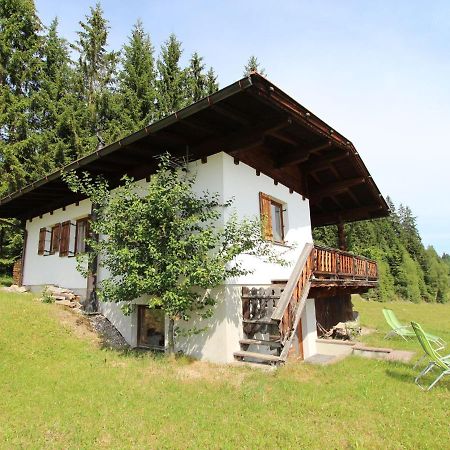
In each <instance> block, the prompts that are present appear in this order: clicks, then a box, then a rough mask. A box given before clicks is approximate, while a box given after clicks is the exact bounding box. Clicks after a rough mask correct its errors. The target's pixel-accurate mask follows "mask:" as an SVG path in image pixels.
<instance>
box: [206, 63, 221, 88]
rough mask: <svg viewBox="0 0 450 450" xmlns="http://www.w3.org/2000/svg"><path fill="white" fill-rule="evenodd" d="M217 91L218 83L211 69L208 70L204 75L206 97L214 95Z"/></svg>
mask: <svg viewBox="0 0 450 450" xmlns="http://www.w3.org/2000/svg"><path fill="white" fill-rule="evenodd" d="M218 90H219V83H218V82H217V75H216V74H215V72H214V69H213V68H212V67H210V68H209V70H208V73H207V74H206V95H211V94H214V92H217V91H218Z"/></svg>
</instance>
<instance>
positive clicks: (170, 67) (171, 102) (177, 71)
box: [157, 34, 187, 118]
mask: <svg viewBox="0 0 450 450" xmlns="http://www.w3.org/2000/svg"><path fill="white" fill-rule="evenodd" d="M182 52H183V50H182V49H181V42H180V41H178V40H177V38H176V36H175V34H171V35H170V36H169V39H168V40H167V41H166V42H165V43H164V44H163V46H162V47H161V54H160V56H159V59H158V62H157V67H158V80H157V96H158V116H159V118H163V117H165V116H167V115H169V114H171V113H173V112H175V111H178V110H179V109H181V108H183V107H184V106H186V103H187V95H186V89H185V87H186V71H185V70H183V69H182V68H181V67H180V58H181V54H182Z"/></svg>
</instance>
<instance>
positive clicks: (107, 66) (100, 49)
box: [74, 3, 119, 150]
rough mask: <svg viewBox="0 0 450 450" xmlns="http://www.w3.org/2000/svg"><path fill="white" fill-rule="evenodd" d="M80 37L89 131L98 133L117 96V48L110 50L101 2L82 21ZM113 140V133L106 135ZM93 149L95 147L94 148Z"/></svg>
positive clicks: (80, 73) (77, 46) (80, 71)
mask: <svg viewBox="0 0 450 450" xmlns="http://www.w3.org/2000/svg"><path fill="white" fill-rule="evenodd" d="M80 26H81V28H82V30H81V31H78V32H77V34H78V40H77V41H76V44H75V46H74V48H75V49H76V50H77V51H78V53H79V59H78V77H79V88H80V92H81V95H82V98H83V100H84V101H85V102H86V104H87V112H88V118H87V119H88V122H87V123H86V124H87V125H88V126H89V131H90V135H91V136H93V137H94V136H95V135H96V134H97V133H98V132H99V131H106V130H107V128H108V125H109V121H110V120H111V118H112V117H113V116H114V114H115V113H116V114H117V111H116V112H114V109H115V107H117V105H116V104H115V102H116V101H117V97H116V96H115V93H114V90H113V88H114V83H115V71H116V65H117V59H118V55H119V53H118V52H114V51H112V52H108V51H107V49H106V48H107V44H108V29H109V26H108V21H107V20H106V19H105V18H104V17H103V10H102V8H101V6H100V4H99V3H97V4H96V6H95V8H92V7H91V8H90V15H89V16H86V21H85V22H80ZM103 138H104V140H105V141H110V136H108V135H106V136H105V135H104V136H103ZM91 150H92V149H91Z"/></svg>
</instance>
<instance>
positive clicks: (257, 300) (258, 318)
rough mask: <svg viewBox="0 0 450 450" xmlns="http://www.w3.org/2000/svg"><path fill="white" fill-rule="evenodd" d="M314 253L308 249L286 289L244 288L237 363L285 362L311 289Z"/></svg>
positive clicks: (302, 255)
mask: <svg viewBox="0 0 450 450" xmlns="http://www.w3.org/2000/svg"><path fill="white" fill-rule="evenodd" d="M313 249H314V246H313V244H306V245H305V247H304V248H303V251H302V253H301V255H300V257H299V259H298V261H297V263H296V265H295V267H294V270H293V271H292V274H291V276H290V278H289V280H288V281H287V283H286V285H282V284H273V285H271V286H269V287H267V288H248V287H244V288H242V311H243V319H242V324H243V330H244V336H245V337H244V338H243V339H241V340H240V341H239V343H240V346H241V350H240V351H238V352H235V353H234V357H235V359H237V360H238V361H244V362H252V363H262V364H271V365H278V364H281V363H284V362H285V361H286V359H287V357H288V354H289V350H290V348H291V345H292V342H293V338H294V336H295V331H296V329H297V327H298V323H299V321H300V317H301V315H302V312H303V308H304V306H305V302H306V299H307V298H308V293H309V289H310V287H311V277H312V273H313V270H312V268H313Z"/></svg>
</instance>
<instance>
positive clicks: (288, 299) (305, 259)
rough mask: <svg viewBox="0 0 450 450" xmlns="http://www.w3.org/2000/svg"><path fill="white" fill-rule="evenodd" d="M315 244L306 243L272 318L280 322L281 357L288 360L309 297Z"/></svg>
mask: <svg viewBox="0 0 450 450" xmlns="http://www.w3.org/2000/svg"><path fill="white" fill-rule="evenodd" d="M313 250H314V245H313V244H306V245H305V247H304V248H303V250H302V253H301V254H300V257H299V258H298V261H297V263H296V264H295V267H294V270H293V271H292V274H291V276H290V277H289V280H288V282H287V284H286V287H285V289H284V291H283V292H282V294H281V296H280V300H279V301H278V304H277V307H276V308H275V310H274V311H273V313H272V316H271V319H272V320H274V321H276V322H278V330H279V332H280V340H281V344H282V346H283V350H282V352H281V355H280V357H281V359H282V360H286V358H287V355H288V352H289V348H290V347H291V343H292V339H293V336H294V335H295V329H296V327H297V326H298V322H299V320H300V316H301V313H302V311H303V308H304V306H305V303H306V299H307V297H308V293H309V289H310V286H311V276H312V270H313V253H314V252H313Z"/></svg>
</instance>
